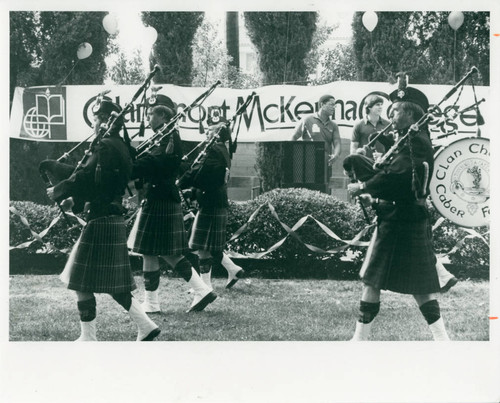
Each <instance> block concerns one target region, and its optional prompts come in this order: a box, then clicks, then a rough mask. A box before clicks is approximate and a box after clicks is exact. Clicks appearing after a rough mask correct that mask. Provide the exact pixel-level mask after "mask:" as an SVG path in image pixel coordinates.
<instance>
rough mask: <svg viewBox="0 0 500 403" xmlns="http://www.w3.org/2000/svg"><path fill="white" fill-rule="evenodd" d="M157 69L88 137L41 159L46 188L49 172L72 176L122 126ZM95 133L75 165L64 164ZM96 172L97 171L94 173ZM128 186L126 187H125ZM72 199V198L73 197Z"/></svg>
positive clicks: (79, 206) (79, 203)
mask: <svg viewBox="0 0 500 403" xmlns="http://www.w3.org/2000/svg"><path fill="white" fill-rule="evenodd" d="M158 71H159V66H158V65H156V66H155V67H154V68H153V70H152V71H151V72H150V73H149V75H148V76H147V77H146V79H145V80H144V82H143V84H142V85H141V86H140V88H139V89H138V90H137V91H136V93H135V94H134V95H133V97H132V100H131V101H130V102H129V103H127V104H126V105H125V107H124V108H122V109H121V110H120V111H119V112H115V111H112V112H111V113H110V114H109V118H108V121H107V122H106V123H104V124H101V125H100V126H99V127H98V128H95V130H94V133H92V134H91V135H90V136H89V137H87V138H86V139H85V140H83V141H81V142H80V143H79V144H77V145H76V146H74V147H73V148H72V149H71V150H69V151H67V152H65V153H64V154H63V155H62V156H60V157H59V158H58V159H57V160H45V161H42V162H41V163H40V164H39V173H40V176H41V178H42V180H43V181H44V183H45V185H46V186H47V188H49V187H53V186H54V185H55V184H54V183H53V181H52V180H51V179H50V177H49V174H50V175H51V176H52V177H53V178H54V179H55V180H56V181H57V182H60V181H62V180H64V179H67V178H69V177H70V176H72V175H73V174H74V173H75V172H77V171H78V170H79V169H81V167H82V166H83V165H85V163H86V162H87V160H88V159H89V157H90V156H91V155H92V154H93V153H94V152H95V149H96V147H97V145H98V144H99V142H100V141H101V139H103V138H105V137H107V136H108V135H110V134H111V133H112V132H113V131H114V130H116V128H117V127H118V129H119V128H120V126H123V127H124V125H123V120H124V119H123V117H124V115H125V114H126V113H128V112H129V111H130V109H131V108H132V107H133V105H134V102H135V100H136V99H137V98H138V97H139V95H140V94H141V93H142V92H145V91H146V89H147V88H148V87H149V85H150V83H151V80H152V79H153V77H154V75H155V74H156V73H157V72H158ZM109 92H110V90H106V91H103V92H101V93H99V94H98V95H97V97H96V106H99V105H100V104H101V103H102V101H103V100H104V97H105V95H106V94H108V93H109ZM94 135H95V138H94V140H93V141H92V142H91V143H90V145H89V147H88V148H87V150H85V152H84V154H83V157H82V158H81V159H80V161H78V163H77V164H76V166H72V165H69V164H66V163H65V161H66V160H67V159H68V157H69V156H70V154H72V153H73V152H74V151H75V150H77V149H78V148H80V147H81V146H82V145H83V144H84V143H85V142H87V141H88V140H90V138H92V137H93V136H94ZM124 137H125V139H124V140H125V143H126V145H127V147H128V148H129V151H130V153H131V154H132V153H133V150H132V149H131V146H130V138H128V134H127V132H126V130H125V128H124ZM96 174H97V173H96ZM127 188H128V187H127ZM128 191H129V193H131V191H130V189H128ZM73 199H74V198H73ZM56 204H57V206H58V207H59V209H60V211H61V214H62V215H63V217H64V218H65V220H66V222H67V223H68V224H70V221H69V218H68V217H67V215H66V213H65V210H64V209H63V207H62V206H61V204H60V203H59V202H56ZM73 205H74V211H75V212H81V211H83V208H84V200H79V199H77V200H73Z"/></svg>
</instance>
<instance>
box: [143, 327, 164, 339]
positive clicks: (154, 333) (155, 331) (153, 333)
mask: <svg viewBox="0 0 500 403" xmlns="http://www.w3.org/2000/svg"><path fill="white" fill-rule="evenodd" d="M160 333H161V330H160V328H159V327H157V328H156V329H153V330H152V331H151V332H150V333H149V334H148V335H147V336H146V337H144V339H142V340H141V341H153V340H154V339H155V338H156V337H157V336H158V335H159V334H160Z"/></svg>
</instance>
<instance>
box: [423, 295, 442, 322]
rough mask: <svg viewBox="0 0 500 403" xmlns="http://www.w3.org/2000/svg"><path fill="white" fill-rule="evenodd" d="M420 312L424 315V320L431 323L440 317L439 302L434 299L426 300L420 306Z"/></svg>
mask: <svg viewBox="0 0 500 403" xmlns="http://www.w3.org/2000/svg"><path fill="white" fill-rule="evenodd" d="M420 312H422V315H424V318H425V320H426V321H427V323H428V324H429V325H432V324H433V323H434V322H436V321H437V320H438V319H439V318H440V317H441V311H440V309H439V303H438V301H437V300H436V299H433V300H431V301H428V302H426V303H425V304H422V305H421V306H420Z"/></svg>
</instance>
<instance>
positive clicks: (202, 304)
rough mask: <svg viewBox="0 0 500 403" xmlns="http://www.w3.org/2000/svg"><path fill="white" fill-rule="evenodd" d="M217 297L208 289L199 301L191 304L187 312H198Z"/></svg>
mask: <svg viewBox="0 0 500 403" xmlns="http://www.w3.org/2000/svg"><path fill="white" fill-rule="evenodd" d="M216 298H217V294H216V293H215V292H212V291H210V292H209V293H208V294H207V295H205V296H204V297H203V298H202V299H201V300H200V302H198V303H197V304H196V305H194V306H192V307H191V308H189V309H188V311H187V312H200V311H203V310H204V309H205V308H206V306H207V305H208V304H211V303H212V302H214V301H215V299H216Z"/></svg>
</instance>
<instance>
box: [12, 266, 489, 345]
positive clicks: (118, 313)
mask: <svg viewBox="0 0 500 403" xmlns="http://www.w3.org/2000/svg"><path fill="white" fill-rule="evenodd" d="M135 279H136V283H137V286H138V290H137V291H135V292H134V294H135V295H136V296H137V297H138V298H139V300H141V301H142V297H143V290H144V287H143V281H142V278H141V277H140V276H137V277H135ZM213 285H214V289H215V291H216V292H217V293H218V295H219V297H218V298H217V300H216V301H215V302H214V303H212V304H211V305H209V306H208V307H207V308H206V309H205V311H203V312H193V313H186V312H185V311H186V310H187V309H188V307H189V306H190V304H191V300H192V295H191V294H189V291H188V285H187V284H186V283H185V282H184V281H183V280H182V279H180V278H171V277H167V276H162V278H161V283H160V289H159V292H160V300H161V304H162V312H161V313H157V314H151V315H150V317H151V318H152V319H153V320H154V321H155V322H156V323H157V324H158V325H159V326H160V328H161V329H162V333H161V334H160V336H159V338H158V339H157V340H159V341H174V340H175V341H181V340H182V341H274V340H276V341H278V340H279V341H346V340H349V339H350V338H351V336H352V334H353V332H354V327H355V321H356V318H357V314H358V306H359V298H360V296H361V287H362V286H361V283H360V282H359V281H335V280H269V279H256V278H247V279H242V280H240V281H239V282H238V283H237V284H236V285H235V286H234V287H233V288H232V289H231V290H226V289H225V288H224V285H225V279H222V278H215V279H213ZM96 299H97V329H98V330H97V336H98V339H99V340H103V341H133V340H135V338H136V335H137V331H136V327H135V325H134V324H133V323H132V322H131V320H130V318H129V316H128V314H126V313H125V311H124V310H123V308H121V307H120V306H119V305H118V304H117V303H116V302H115V301H114V300H113V299H112V298H111V297H110V296H109V295H106V294H96ZM439 302H440V306H441V312H442V316H443V318H444V320H445V323H446V326H447V330H448V333H449V335H450V338H451V339H452V340H460V341H474V340H488V339H489V319H488V314H489V283H488V282H486V281H481V282H472V281H461V282H459V283H458V284H457V285H456V286H455V287H453V288H452V289H451V290H450V291H449V292H448V293H446V294H443V295H441V296H440V299H439ZM9 325H10V340H11V341H72V340H75V339H76V338H78V336H79V334H80V325H79V317H78V311H77V308H76V298H75V295H74V292H72V291H70V290H68V289H66V288H65V286H64V285H63V284H62V283H61V282H60V280H59V278H58V277H57V276H55V275H44V276H42V275H40V276H38V275H13V276H10V318H9ZM431 339H432V337H431V333H430V331H429V328H428V326H427V324H426V323H425V321H424V319H423V317H422V315H421V314H420V312H419V310H418V307H417V305H416V303H415V301H414V299H413V297H411V296H409V295H400V294H396V293H392V292H388V291H385V292H383V293H382V297H381V309H380V313H379V315H378V316H377V318H376V319H375V322H374V324H373V327H372V340H377V341H385V340H403V341H418V340H431Z"/></svg>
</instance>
